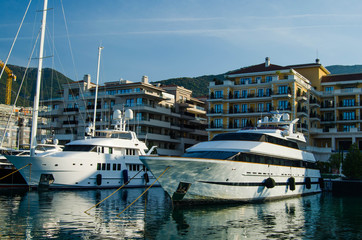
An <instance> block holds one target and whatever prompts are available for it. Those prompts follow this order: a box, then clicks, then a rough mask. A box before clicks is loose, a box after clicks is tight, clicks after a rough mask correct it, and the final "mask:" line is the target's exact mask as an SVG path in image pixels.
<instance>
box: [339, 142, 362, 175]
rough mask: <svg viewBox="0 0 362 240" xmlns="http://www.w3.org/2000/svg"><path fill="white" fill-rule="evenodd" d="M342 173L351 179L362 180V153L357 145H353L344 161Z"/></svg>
mask: <svg viewBox="0 0 362 240" xmlns="http://www.w3.org/2000/svg"><path fill="white" fill-rule="evenodd" d="M342 168H343V170H342V173H343V174H344V175H346V177H348V178H351V179H362V153H361V151H360V150H359V149H358V146H357V144H356V143H354V144H352V145H351V147H350V148H349V150H348V153H347V155H346V158H345V159H344V161H343V165H342Z"/></svg>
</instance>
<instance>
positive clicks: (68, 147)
mask: <svg viewBox="0 0 362 240" xmlns="http://www.w3.org/2000/svg"><path fill="white" fill-rule="evenodd" d="M95 147H96V146H94V145H65V147H64V150H63V151H64V152H67V151H72V152H91V151H92V150H93V149H95Z"/></svg>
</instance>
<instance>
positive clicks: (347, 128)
mask: <svg viewBox="0 0 362 240" xmlns="http://www.w3.org/2000/svg"><path fill="white" fill-rule="evenodd" d="M351 128H354V125H343V132H350V130H351Z"/></svg>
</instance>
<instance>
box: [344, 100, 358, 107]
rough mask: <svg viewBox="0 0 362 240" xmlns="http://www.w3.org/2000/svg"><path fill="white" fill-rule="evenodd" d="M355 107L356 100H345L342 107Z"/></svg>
mask: <svg viewBox="0 0 362 240" xmlns="http://www.w3.org/2000/svg"><path fill="white" fill-rule="evenodd" d="M353 106H355V101H354V99H343V102H342V107H353Z"/></svg>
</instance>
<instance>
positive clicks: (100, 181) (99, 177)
mask: <svg viewBox="0 0 362 240" xmlns="http://www.w3.org/2000/svg"><path fill="white" fill-rule="evenodd" d="M101 184H102V174H97V185H98V186H100V185H101Z"/></svg>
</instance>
